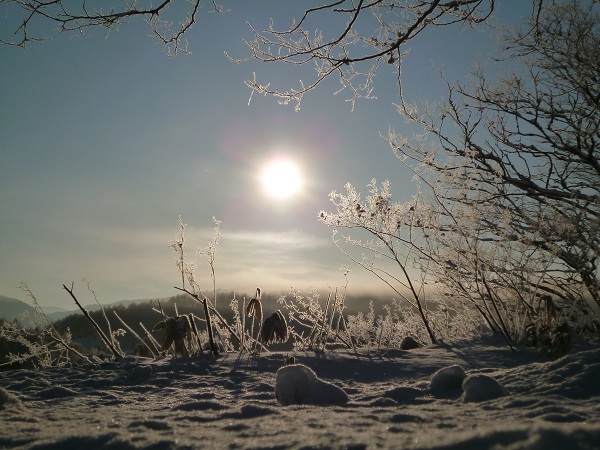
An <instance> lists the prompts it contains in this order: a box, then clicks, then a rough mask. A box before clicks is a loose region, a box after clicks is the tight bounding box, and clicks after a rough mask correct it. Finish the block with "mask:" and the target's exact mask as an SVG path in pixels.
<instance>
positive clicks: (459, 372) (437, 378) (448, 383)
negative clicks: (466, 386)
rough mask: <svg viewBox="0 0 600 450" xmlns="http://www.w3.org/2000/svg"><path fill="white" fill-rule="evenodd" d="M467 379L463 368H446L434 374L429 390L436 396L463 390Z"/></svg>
mask: <svg viewBox="0 0 600 450" xmlns="http://www.w3.org/2000/svg"><path fill="white" fill-rule="evenodd" d="M465 378H467V374H466V373H465V370H464V369H463V368H462V367H461V366H458V365H455V366H450V367H444V368H443V369H440V370H438V371H437V372H436V373H434V374H433V376H432V377H431V383H430V387H429V389H430V390H431V392H432V393H433V394H435V395H440V394H445V393H447V392H451V391H454V390H458V389H462V386H463V381H464V380H465Z"/></svg>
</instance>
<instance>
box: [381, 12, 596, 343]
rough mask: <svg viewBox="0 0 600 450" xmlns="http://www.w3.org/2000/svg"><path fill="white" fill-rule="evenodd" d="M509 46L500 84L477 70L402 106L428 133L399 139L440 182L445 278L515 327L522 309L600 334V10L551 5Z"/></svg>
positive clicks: (400, 147)
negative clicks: (428, 101)
mask: <svg viewBox="0 0 600 450" xmlns="http://www.w3.org/2000/svg"><path fill="white" fill-rule="evenodd" d="M505 39H506V43H507V45H506V49H505V54H504V55H503V59H502V61H504V62H502V63H501V64H504V65H505V66H506V68H507V70H505V72H504V76H503V77H502V78H501V79H500V80H499V81H498V82H497V83H495V84H493V83H491V82H490V79H491V77H490V76H488V75H487V74H486V73H485V72H483V71H480V72H479V73H478V74H477V77H476V81H475V83H474V85H471V86H463V85H453V84H451V83H448V100H447V102H445V103H443V104H438V105H434V106H433V107H431V106H429V107H427V108H422V107H421V108H417V107H415V105H409V104H407V103H402V104H401V107H400V110H401V113H402V114H403V115H405V116H406V117H408V118H409V119H411V120H412V121H413V122H415V123H417V124H419V125H420V126H421V127H422V128H423V129H424V130H425V133H426V134H425V136H426V137H425V138H420V139H418V140H415V139H407V138H406V137H403V136H399V135H396V134H395V133H393V132H392V133H390V142H391V144H392V146H393V148H394V150H395V151H396V152H397V154H398V156H400V157H401V159H402V161H404V162H405V163H406V164H408V165H409V166H410V167H412V168H414V169H415V170H417V171H418V173H420V174H422V176H423V177H424V179H425V178H426V179H428V180H430V181H431V180H435V181H436V184H435V201H437V202H439V204H441V205H444V210H443V211H444V214H443V215H442V217H443V219H444V220H443V223H444V226H445V227H446V228H447V231H446V233H444V236H441V235H440V236H439V237H440V239H439V240H438V243H437V245H436V246H435V247H434V248H435V249H436V254H435V255H434V257H435V259H437V260H438V262H444V261H446V262H447V264H445V265H444V264H440V265H438V268H440V271H439V273H438V275H439V277H438V280H439V281H441V282H444V283H446V284H448V285H450V286H452V287H453V288H455V290H454V293H455V294H457V295H462V296H468V297H470V298H471V299H472V300H474V301H475V302H476V304H477V305H478V307H479V308H481V309H482V311H484V313H485V314H486V316H487V317H488V318H491V319H492V320H494V319H496V322H497V323H496V325H497V326H498V327H500V328H505V331H506V332H508V331H509V329H510V328H511V324H510V323H507V322H512V323H513V325H512V326H513V327H514V326H515V322H516V321H518V320H520V319H519V317H520V314H522V315H524V316H526V317H531V316H535V317H537V318H538V319H540V318H541V319H543V320H544V321H550V320H554V318H555V317H556V316H557V314H562V318H563V319H564V320H569V321H571V322H576V323H577V325H578V326H580V327H582V328H587V329H588V331H596V332H597V324H598V318H599V313H600V272H599V269H598V259H599V257H600V163H599V161H600V147H599V144H600V77H599V76H598V74H599V73H600V5H599V3H598V2H597V1H574V0H566V1H562V2H548V3H543V4H542V6H541V8H540V10H539V12H538V14H537V15H536V17H535V20H532V21H530V22H529V23H528V24H527V26H526V28H524V29H523V30H517V31H516V32H514V33H511V34H509V35H507V36H506V37H505ZM432 187H433V185H432ZM450 211H451V212H452V213H451V214H450V213H449V212H450ZM503 322H504V323H503Z"/></svg>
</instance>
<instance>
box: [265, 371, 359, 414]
mask: <svg viewBox="0 0 600 450" xmlns="http://www.w3.org/2000/svg"><path fill="white" fill-rule="evenodd" d="M275 398H276V399H277V401H278V402H279V403H280V404H281V405H283V406H286V405H321V406H325V405H342V404H344V403H347V402H348V395H347V394H346V392H344V390H343V389H341V388H339V387H337V386H335V385H333V384H331V383H328V382H327V381H323V380H321V379H319V378H318V377H317V375H316V374H315V373H314V372H313V371H312V370H311V369H310V368H308V367H306V366H304V365H302V364H293V365H289V366H284V367H281V368H280V369H279V370H278V371H277V379H276V381H275Z"/></svg>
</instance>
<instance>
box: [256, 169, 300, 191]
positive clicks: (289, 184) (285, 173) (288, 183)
mask: <svg viewBox="0 0 600 450" xmlns="http://www.w3.org/2000/svg"><path fill="white" fill-rule="evenodd" d="M262 185H263V188H264V190H265V192H266V193H267V194H268V195H269V196H271V197H275V198H288V197H291V196H293V195H294V194H296V193H297V192H298V191H299V190H300V187H301V185H302V181H301V177H300V170H299V169H298V166H297V165H296V164H295V163H293V162H292V161H288V160H277V161H273V162H271V163H269V164H268V165H267V166H266V167H265V168H264V170H263V172H262Z"/></svg>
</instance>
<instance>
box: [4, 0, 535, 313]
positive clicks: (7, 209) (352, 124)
mask: <svg viewBox="0 0 600 450" xmlns="http://www.w3.org/2000/svg"><path fill="white" fill-rule="evenodd" d="M527 3H528V2H521V1H518V2H517V1H514V2H506V3H504V2H503V7H504V8H507V9H506V10H500V11H499V18H501V19H506V20H512V21H514V20H515V19H516V18H518V17H519V16H520V15H521V14H524V13H527V12H528V9H527V8H526V7H525V6H526V4H527ZM509 4H511V5H512V6H509ZM515 5H518V6H517V8H520V9H516V8H515ZM226 6H227V7H228V8H230V11H229V12H228V13H227V14H222V15H216V14H208V13H207V12H206V11H203V12H201V14H200V16H199V20H198V23H197V24H196V25H195V26H194V27H193V28H192V30H191V31H190V32H189V34H188V41H189V50H190V51H191V52H192V54H191V55H179V56H177V57H175V58H169V57H168V56H167V54H166V52H165V51H164V50H163V48H162V47H161V46H159V45H157V43H156V41H155V40H154V39H153V38H151V37H149V36H148V28H147V27H146V25H145V24H143V23H142V22H139V21H131V22H130V23H128V24H125V25H122V26H121V27H120V29H119V30H118V31H117V30H113V31H110V32H107V31H106V30H102V29H97V30H89V31H87V32H86V33H85V34H84V35H79V34H60V35H54V36H53V38H52V39H51V40H48V41H46V42H42V43H32V44H30V45H29V46H28V47H27V49H26V50H23V49H20V48H16V47H9V46H0V60H1V61H2V66H3V68H2V71H0V255H1V256H0V294H2V295H8V296H13V297H17V298H24V296H23V295H22V293H21V292H20V291H19V289H18V285H19V282H21V281H26V282H27V283H28V285H29V287H30V288H31V289H32V290H33V292H34V293H35V294H36V296H37V297H38V299H39V300H40V302H41V303H42V305H57V306H64V307H71V301H70V299H69V298H67V296H66V295H65V294H66V293H65V292H64V291H62V290H61V287H62V284H63V283H66V284H70V283H71V282H72V281H75V283H76V289H77V288H78V290H76V293H77V292H80V293H81V294H82V296H83V294H84V285H83V284H82V283H81V282H80V280H81V278H82V277H85V278H87V279H89V280H90V281H92V286H93V288H94V289H95V291H96V293H97V295H98V297H99V299H100V300H101V301H102V302H105V303H109V302H113V301H117V300H123V299H139V298H157V297H166V296H171V295H175V294H176V291H175V290H174V289H173V286H174V285H176V284H177V283H178V280H179V278H178V274H177V270H176V267H175V264H174V257H175V255H174V254H173V253H172V251H171V249H170V248H169V245H168V242H169V240H171V239H173V238H174V237H175V235H176V233H177V232H178V217H179V215H181V216H182V217H183V220H184V222H185V223H186V224H187V225H188V228H187V238H188V243H189V248H188V254H189V255H190V257H191V259H196V260H197V262H198V279H199V280H200V284H201V285H203V286H207V287H208V286H210V277H209V272H208V270H207V267H206V266H205V265H204V264H203V260H202V258H201V257H200V256H196V255H195V249H196V248H197V247H204V246H205V245H206V244H207V243H208V241H209V240H210V238H211V237H212V232H213V226H214V225H213V222H212V217H213V216H214V217H216V218H217V219H219V220H221V221H222V225H221V237H220V244H219V247H218V250H217V258H216V267H215V268H216V273H217V285H218V287H219V288H221V289H236V290H239V291H242V292H247V293H248V294H251V293H253V292H254V288H255V287H256V286H260V287H261V288H262V289H263V290H264V291H265V292H280V291H287V290H288V289H289V287H290V286H296V287H299V288H301V289H302V290H308V289H309V288H312V287H315V288H318V289H325V288H327V286H328V285H329V286H334V287H335V286H339V285H341V284H343V282H344V279H343V276H342V275H341V272H340V271H339V270H338V268H339V267H340V266H342V265H344V264H348V262H349V261H347V260H346V259H345V257H344V256H343V255H342V254H341V253H340V252H339V251H338V250H337V249H336V248H335V246H334V245H333V243H332V242H331V230H329V229H327V228H326V227H325V226H324V225H322V224H320V223H319V222H318V221H317V213H318V211H319V210H321V209H331V207H330V206H329V205H330V204H329V199H328V194H329V192H331V191H332V190H334V189H336V190H342V189H343V186H344V184H345V183H346V182H348V181H349V182H351V183H352V184H354V185H355V186H357V187H359V188H360V189H361V190H363V191H365V190H366V189H365V188H364V187H365V185H366V183H367V182H368V181H369V180H370V179H371V178H373V177H375V178H377V179H378V180H384V179H386V178H389V179H390V180H391V182H392V186H393V187H394V192H396V199H397V200H399V201H402V200H408V199H409V198H410V196H411V195H412V194H413V193H414V186H413V185H412V184H411V176H410V174H409V173H408V171H407V170H406V169H404V168H403V166H402V165H401V164H400V162H398V161H397V160H396V159H395V157H394V155H393V153H392V152H391V151H390V149H389V145H388V143H387V141H386V140H385V139H383V138H382V137H381V136H380V134H381V133H383V134H385V133H387V130H388V129H389V127H390V126H393V127H394V128H395V129H396V131H398V132H401V133H402V132H405V133H407V134H409V133H412V131H411V130H410V129H409V128H408V127H407V125H406V124H405V122H404V120H403V119H402V118H401V117H399V116H398V114H397V113H396V112H395V107H394V105H393V103H394V102H396V101H397V86H396V84H395V74H394V73H393V72H392V69H391V67H390V68H387V67H384V68H382V69H381V70H380V72H379V73H378V75H377V78H376V85H375V91H374V95H375V96H376V97H377V100H368V101H367V100H364V101H360V102H359V103H357V105H356V107H355V109H354V111H352V110H351V106H350V104H349V103H348V102H345V101H344V100H345V98H346V97H345V94H344V93H341V94H339V95H333V93H334V91H335V90H337V87H338V86H337V83H336V82H335V81H334V80H331V81H330V82H328V83H326V84H325V85H323V86H322V87H320V88H319V90H317V91H316V92H314V93H312V94H311V95H308V96H306V97H305V98H304V100H303V102H302V108H301V109H300V111H298V112H295V111H294V107H293V106H281V105H278V104H277V102H276V101H275V100H274V99H272V98H266V97H262V96H257V95H255V96H254V97H253V99H252V102H251V103H250V104H248V99H249V95H250V91H249V90H248V88H247V87H246V86H245V85H244V80H247V79H250V78H252V74H253V73H254V72H256V74H257V77H258V78H259V80H261V81H264V82H272V83H273V84H274V85H276V86H279V87H289V86H293V85H295V84H296V82H297V80H298V79H300V78H304V77H305V76H307V75H308V74H309V72H307V69H297V68H291V67H283V66H277V65H268V64H260V63H257V62H248V63H241V64H235V63H232V62H230V61H229V60H228V59H227V58H226V57H225V55H224V51H227V52H228V53H230V54H231V55H232V56H235V57H245V56H247V55H248V51H247V49H246V48H245V46H244V44H243V42H242V40H243V39H244V38H246V39H250V38H251V37H252V36H251V33H250V30H249V29H248V27H247V25H246V21H249V22H250V23H252V25H254V26H256V27H257V28H259V29H262V28H265V27H266V26H267V25H268V20H269V18H270V17H274V18H275V23H276V24H281V26H282V27H283V26H284V25H287V24H288V23H289V22H290V21H291V19H292V18H293V17H296V18H298V17H299V14H300V13H301V12H302V11H301V10H300V9H299V6H301V4H300V2H280V1H256V2H237V3H236V2H231V4H229V5H226ZM510 8H513V9H512V10H511V9H510ZM14 23H15V22H14V21H9V19H7V18H6V16H5V17H2V18H0V27H2V28H5V27H8V26H11V25H14ZM494 48H495V36H494V34H493V33H491V32H483V31H472V30H469V29H463V28H453V29H451V30H450V29H448V30H444V31H438V32H435V33H427V34H424V35H423V36H421V37H420V38H419V39H417V40H415V41H414V42H412V43H411V45H410V49H411V54H410V55H409V56H408V57H407V59H406V60H405V63H404V69H403V70H404V82H405V92H407V93H408V95H409V97H411V98H413V99H414V100H423V101H425V100H436V99H438V98H439V97H440V95H441V94H442V90H441V89H442V85H441V83H440V81H439V77H438V75H437V72H436V70H435V67H441V66H443V67H444V70H445V72H446V74H447V76H448V77H449V78H450V79H459V78H460V79H464V77H465V76H466V75H467V74H468V71H469V69H470V68H472V67H473V65H474V64H475V62H476V61H477V60H482V59H484V60H485V59H487V58H488V57H489V56H490V55H491V53H492V52H493V49H494ZM281 156H285V157H287V158H289V159H292V160H294V161H296V163H297V164H298V166H299V168H300V170H301V173H302V179H303V187H302V189H301V190H300V192H299V193H298V194H297V195H295V196H292V197H290V198H287V199H273V198H270V197H269V196H267V195H265V193H264V192H263V190H262V188H261V184H260V182H259V174H260V173H261V172H262V170H263V169H264V167H265V166H266V165H267V164H268V163H269V161H272V160H273V159H274V158H277V157H281ZM379 288H380V286H379V285H378V284H377V282H376V280H375V279H374V278H372V277H370V276H369V274H366V273H362V272H360V271H359V270H358V269H356V270H353V271H352V272H351V274H350V278H349V290H350V292H352V291H354V292H363V291H365V290H373V291H376V290H378V289H379Z"/></svg>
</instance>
